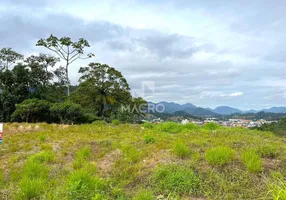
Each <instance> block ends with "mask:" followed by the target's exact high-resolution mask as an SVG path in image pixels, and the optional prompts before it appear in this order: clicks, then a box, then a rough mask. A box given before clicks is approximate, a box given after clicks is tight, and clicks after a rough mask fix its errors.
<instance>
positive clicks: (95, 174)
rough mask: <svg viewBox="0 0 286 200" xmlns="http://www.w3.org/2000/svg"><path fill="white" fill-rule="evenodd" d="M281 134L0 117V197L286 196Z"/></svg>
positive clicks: (285, 145)
mask: <svg viewBox="0 0 286 200" xmlns="http://www.w3.org/2000/svg"><path fill="white" fill-rule="evenodd" d="M285 176H286V139H285V138H282V137H279V136H275V135H273V134H272V133H270V132H260V131H251V130H247V129H243V128H232V129H231V128H224V127H217V126H215V125H213V124H210V125H206V126H205V127H197V126H195V125H192V124H187V125H179V124H175V123H163V124H158V125H153V124H143V125H131V124H121V125H117V124H105V123H103V122H98V123H96V124H91V125H73V126H67V125H53V124H52V125H48V124H5V125H4V139H3V145H1V146H0V199H1V198H2V199H93V200H105V199H137V200H149V199H150V200H151V199H281V200H282V199H286V182H285Z"/></svg>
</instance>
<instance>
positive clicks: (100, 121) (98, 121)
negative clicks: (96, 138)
mask: <svg viewBox="0 0 286 200" xmlns="http://www.w3.org/2000/svg"><path fill="white" fill-rule="evenodd" d="M92 124H95V125H106V124H107V123H106V121H104V120H96V121H94V122H92Z"/></svg>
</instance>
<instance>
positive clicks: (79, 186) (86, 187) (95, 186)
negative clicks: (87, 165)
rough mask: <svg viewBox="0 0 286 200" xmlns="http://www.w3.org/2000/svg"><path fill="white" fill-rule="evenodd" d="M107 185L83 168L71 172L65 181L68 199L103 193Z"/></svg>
mask: <svg viewBox="0 0 286 200" xmlns="http://www.w3.org/2000/svg"><path fill="white" fill-rule="evenodd" d="M107 188H108V185H107V183H106V182H104V181H103V180H101V179H100V178H98V177H96V176H94V175H92V174H91V173H90V172H89V171H87V170H85V169H79V170H76V171H75V172H73V173H72V174H71V175H70V176H69V177H68V181H67V193H68V199H71V200H81V199H92V198H99V197H98V195H100V196H101V195H105V191H106V190H107Z"/></svg>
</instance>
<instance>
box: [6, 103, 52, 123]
mask: <svg viewBox="0 0 286 200" xmlns="http://www.w3.org/2000/svg"><path fill="white" fill-rule="evenodd" d="M11 118H12V119H11V120H12V121H18V122H21V121H24V122H32V123H35V122H50V121H52V119H51V115H50V103H49V102H48V101H45V100H39V99H27V100H25V101H23V102H22V103H20V104H16V110H15V111H14V113H13V114H12V116H11Z"/></svg>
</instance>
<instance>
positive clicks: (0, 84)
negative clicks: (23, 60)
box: [0, 64, 30, 121]
mask: <svg viewBox="0 0 286 200" xmlns="http://www.w3.org/2000/svg"><path fill="white" fill-rule="evenodd" d="M29 83H30V77H29V70H28V69H27V68H26V66H25V65H23V64H17V65H16V66H15V67H14V68H13V69H12V70H8V69H7V70H4V71H1V72H0V88H1V94H0V119H1V121H10V117H11V114H12V113H13V112H14V110H15V104H17V103H21V102H22V101H24V100H25V99H28V98H29Z"/></svg>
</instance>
